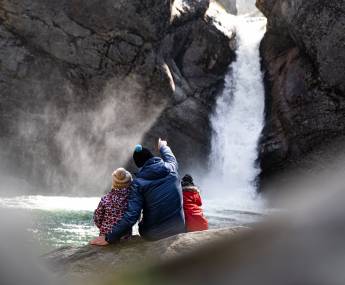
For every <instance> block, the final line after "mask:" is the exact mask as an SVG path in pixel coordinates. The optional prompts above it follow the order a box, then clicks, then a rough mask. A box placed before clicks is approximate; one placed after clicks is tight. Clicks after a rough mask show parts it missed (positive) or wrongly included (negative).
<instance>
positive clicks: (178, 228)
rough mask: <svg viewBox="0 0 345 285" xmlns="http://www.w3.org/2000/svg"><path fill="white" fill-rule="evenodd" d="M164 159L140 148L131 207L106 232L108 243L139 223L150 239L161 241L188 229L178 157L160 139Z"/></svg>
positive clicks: (145, 235) (140, 230)
mask: <svg viewBox="0 0 345 285" xmlns="http://www.w3.org/2000/svg"><path fill="white" fill-rule="evenodd" d="M159 145H160V147H159V149H160V153H161V156H162V158H159V157H153V155H152V154H151V152H150V151H149V150H147V149H145V148H143V147H142V146H141V145H138V146H137V147H136V150H135V152H134V154H133V159H134V161H135V163H136V165H137V166H138V167H139V168H140V171H139V173H138V174H137V177H136V178H135V179H134V181H133V183H132V187H131V188H132V189H131V194H130V198H129V201H128V209H127V211H126V213H125V215H124V217H123V219H122V220H121V221H120V222H119V223H118V224H117V225H114V227H113V229H112V231H111V233H109V234H107V235H106V240H107V241H108V242H114V241H116V240H118V239H119V238H120V237H121V235H122V234H124V233H125V232H126V230H128V228H129V227H131V226H132V225H133V224H135V223H136V222H137V220H138V219H139V217H140V213H141V210H143V219H142V220H141V221H140V223H139V232H140V235H142V236H143V237H144V238H145V239H147V240H158V239H162V238H166V237H169V236H172V235H176V234H179V233H183V232H185V231H186V229H185V221H184V212H183V202H182V200H183V198H182V188H181V184H180V179H179V175H178V165H177V161H176V158H175V156H174V155H173V153H172V151H171V150H170V148H169V147H168V146H167V144H166V142H165V141H162V142H161V141H160V144H159Z"/></svg>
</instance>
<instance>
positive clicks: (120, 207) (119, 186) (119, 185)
mask: <svg viewBox="0 0 345 285" xmlns="http://www.w3.org/2000/svg"><path fill="white" fill-rule="evenodd" d="M112 177H113V183H112V189H111V191H110V192H109V193H108V194H106V195H105V196H104V197H102V199H101V201H100V202H99V205H98V207H97V209H96V210H95V213H94V217H93V219H94V222H95V225H96V226H97V227H98V228H99V231H100V233H99V235H100V236H104V235H105V234H107V233H109V232H111V229H112V226H113V225H114V224H116V223H118V222H119V221H120V220H121V218H122V216H123V214H124V212H125V210H126V209H127V204H128V196H129V191H130V184H131V182H132V175H131V174H130V173H129V172H128V171H127V170H125V169H124V168H118V169H116V170H115V171H114V172H113V174H112ZM131 235H132V231H129V232H128V233H126V234H125V235H124V236H123V239H129V238H130V237H131Z"/></svg>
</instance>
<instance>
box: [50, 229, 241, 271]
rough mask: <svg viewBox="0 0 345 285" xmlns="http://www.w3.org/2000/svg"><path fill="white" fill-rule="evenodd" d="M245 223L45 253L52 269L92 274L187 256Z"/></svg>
mask: <svg viewBox="0 0 345 285" xmlns="http://www.w3.org/2000/svg"><path fill="white" fill-rule="evenodd" d="M246 230H247V229H246V228H244V227H237V228H230V229H218V230H209V231H203V232H193V233H186V234H180V235H177V236H173V237H170V238H166V239H163V240H160V241H156V242H146V241H144V240H142V239H141V238H140V237H138V236H137V237H134V238H133V240H131V241H129V242H121V243H119V244H117V245H111V246H107V247H97V246H90V245H88V246H84V247H63V248H61V249H57V250H55V251H53V252H51V253H49V254H47V255H46V256H44V259H45V261H46V262H47V264H48V266H49V267H50V269H51V270H52V271H54V272H56V273H58V274H59V275H65V274H67V275H73V276H79V277H83V276H92V275H95V274H96V275H98V274H102V273H111V272H115V271H119V270H120V269H123V268H128V267H129V266H131V267H129V268H134V267H135V265H138V266H142V265H149V264H155V263H160V262H163V261H167V260H171V259H173V258H176V257H178V256H184V255H186V254H188V253H191V252H195V251H197V250H198V249H200V248H203V247H205V246H206V247H207V246H210V245H212V244H213V243H216V242H219V241H220V240H224V239H229V238H233V237H234V236H236V235H238V234H240V233H241V232H244V231H246Z"/></svg>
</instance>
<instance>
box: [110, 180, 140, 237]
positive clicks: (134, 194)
mask: <svg viewBox="0 0 345 285" xmlns="http://www.w3.org/2000/svg"><path fill="white" fill-rule="evenodd" d="M143 203H144V200H143V196H142V194H141V193H140V191H139V187H138V186H137V185H136V184H135V182H133V184H132V186H131V193H130V196H129V199H128V208H127V210H126V212H125V214H124V216H123V217H122V219H121V220H120V221H119V222H118V223H117V224H115V225H113V228H112V230H111V232H110V233H108V234H106V238H105V240H106V241H107V242H108V243H114V242H116V241H118V240H119V239H120V238H121V237H122V236H123V235H124V234H126V233H127V232H128V231H129V230H130V229H131V228H132V226H134V224H135V223H136V222H137V221H138V220H139V218H140V214H141V210H142V209H143Z"/></svg>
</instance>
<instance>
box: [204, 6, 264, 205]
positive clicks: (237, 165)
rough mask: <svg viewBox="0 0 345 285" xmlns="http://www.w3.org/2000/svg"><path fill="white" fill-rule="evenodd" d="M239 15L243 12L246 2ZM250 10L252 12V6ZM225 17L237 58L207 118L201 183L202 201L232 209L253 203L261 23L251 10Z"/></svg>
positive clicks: (260, 113) (260, 114) (260, 110)
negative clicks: (217, 200) (214, 201)
mask: <svg viewBox="0 0 345 285" xmlns="http://www.w3.org/2000/svg"><path fill="white" fill-rule="evenodd" d="M240 2H243V4H244V5H245V6H244V7H242V9H241V7H238V8H239V11H245V12H246V13H247V12H249V11H248V5H249V4H248V3H249V1H248V0H242V1H238V5H239V4H241V3H240ZM251 2H252V6H251V7H253V8H254V9H255V6H254V3H253V2H254V1H251ZM253 8H252V11H250V13H247V14H242V15H239V16H237V17H231V24H233V21H234V20H235V21H236V30H237V41H238V47H237V52H236V54H237V58H236V61H235V62H233V63H232V64H231V65H230V66H229V70H228V73H227V75H226V77H225V86H224V89H223V91H222V94H220V96H219V98H218V100H217V103H216V107H215V111H214V113H213V115H212V116H211V125H212V129H213V136H212V142H211V147H212V149H211V154H210V162H209V164H210V165H209V172H208V174H207V175H206V177H205V178H204V181H203V183H202V186H203V189H204V193H205V195H206V196H207V197H208V198H214V197H212V194H215V195H216V196H215V197H216V198H220V199H222V200H230V201H232V202H235V203H236V205H239V204H240V205H243V204H246V203H247V201H249V200H253V199H252V198H253V196H255V193H256V187H255V180H256V178H257V176H258V174H259V172H260V169H259V166H258V165H256V163H255V162H256V160H257V157H258V150H257V146H258V140H259V137H260V134H261V131H262V128H263V125H264V101H265V100H264V87H263V75H262V73H261V69H260V54H259V44H260V41H261V39H262V37H263V35H264V32H265V26H266V19H265V18H264V17H261V16H260V15H258V12H256V11H253Z"/></svg>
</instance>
